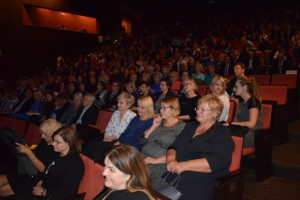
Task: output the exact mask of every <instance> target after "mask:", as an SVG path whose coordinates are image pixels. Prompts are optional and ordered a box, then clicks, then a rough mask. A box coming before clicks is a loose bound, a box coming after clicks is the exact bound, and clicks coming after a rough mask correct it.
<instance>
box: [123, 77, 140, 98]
mask: <svg viewBox="0 0 300 200" xmlns="http://www.w3.org/2000/svg"><path fill="white" fill-rule="evenodd" d="M125 92H127V93H128V94H130V95H132V96H133V97H134V102H133V103H136V102H137V100H138V98H139V95H138V93H137V89H136V85H135V83H134V82H132V81H129V82H127V83H126V84H125Z"/></svg>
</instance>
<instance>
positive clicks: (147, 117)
mask: <svg viewBox="0 0 300 200" xmlns="http://www.w3.org/2000/svg"><path fill="white" fill-rule="evenodd" d="M137 113H138V116H136V117H135V118H133V119H132V120H131V122H130V123H129V125H128V126H127V128H126V130H125V131H124V132H123V133H122V134H121V136H120V137H119V138H118V143H125V144H131V145H133V146H135V147H136V148H137V149H141V148H142V144H140V138H141V136H142V134H143V133H144V132H145V130H147V129H148V128H150V126H151V125H152V123H153V117H154V105H153V100H152V98H151V97H149V96H146V97H141V98H139V100H138V108H137Z"/></svg>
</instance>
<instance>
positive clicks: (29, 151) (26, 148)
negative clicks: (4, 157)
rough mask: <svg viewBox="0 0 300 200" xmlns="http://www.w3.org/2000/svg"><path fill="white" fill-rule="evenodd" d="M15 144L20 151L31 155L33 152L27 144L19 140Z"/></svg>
mask: <svg viewBox="0 0 300 200" xmlns="http://www.w3.org/2000/svg"><path fill="white" fill-rule="evenodd" d="M15 144H16V145H17V147H16V150H17V152H18V153H24V154H26V155H29V154H30V153H31V150H30V149H29V147H28V146H27V145H26V146H25V145H22V144H20V143H17V142H16V143H15Z"/></svg>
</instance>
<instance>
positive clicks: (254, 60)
mask: <svg viewBox="0 0 300 200" xmlns="http://www.w3.org/2000/svg"><path fill="white" fill-rule="evenodd" d="M245 65H246V73H247V74H248V75H252V74H259V70H258V65H259V59H258V57H256V56H254V52H253V51H251V50H250V51H248V55H247V56H246V57H245Z"/></svg>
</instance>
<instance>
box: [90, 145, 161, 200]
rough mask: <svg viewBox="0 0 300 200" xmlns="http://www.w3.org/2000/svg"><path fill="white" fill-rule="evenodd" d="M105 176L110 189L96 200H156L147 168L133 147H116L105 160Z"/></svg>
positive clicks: (106, 184)
mask: <svg viewBox="0 0 300 200" xmlns="http://www.w3.org/2000/svg"><path fill="white" fill-rule="evenodd" d="M104 163H105V167H104V171H103V175H104V176H105V177H106V179H105V183H104V184H105V186H106V187H108V188H109V189H108V190H107V191H106V192H104V193H103V194H100V195H99V196H98V197H96V198H95V200H103V199H105V200H154V199H155V198H154V195H153V192H152V190H151V182H150V178H149V175H148V171H147V167H146V166H145V164H144V161H143V157H142V155H141V154H140V152H139V151H138V150H137V149H136V148H134V147H133V146H130V145H126V144H121V145H119V146H116V147H114V148H113V149H112V150H111V151H110V152H109V153H108V154H107V156H106V158H105V161H104Z"/></svg>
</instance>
